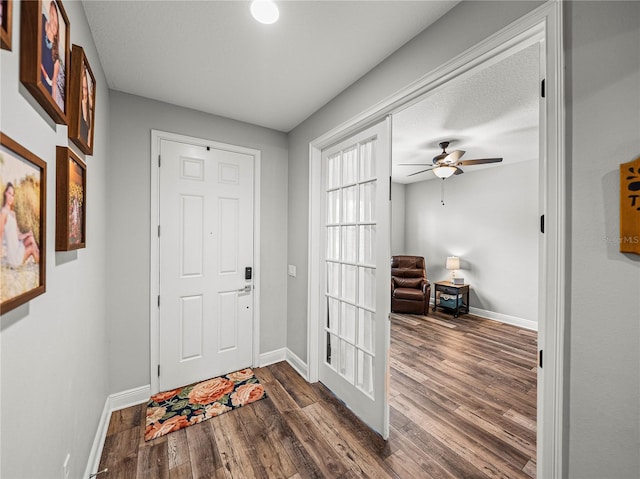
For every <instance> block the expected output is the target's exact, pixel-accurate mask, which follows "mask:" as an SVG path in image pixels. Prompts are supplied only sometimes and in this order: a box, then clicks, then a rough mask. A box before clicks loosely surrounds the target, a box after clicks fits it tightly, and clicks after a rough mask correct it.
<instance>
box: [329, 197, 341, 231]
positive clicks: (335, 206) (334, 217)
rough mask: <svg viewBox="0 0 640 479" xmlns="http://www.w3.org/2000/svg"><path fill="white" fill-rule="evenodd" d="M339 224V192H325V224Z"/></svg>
mask: <svg viewBox="0 0 640 479" xmlns="http://www.w3.org/2000/svg"><path fill="white" fill-rule="evenodd" d="M338 223H340V190H335V191H329V192H327V224H328V225H335V224H338Z"/></svg>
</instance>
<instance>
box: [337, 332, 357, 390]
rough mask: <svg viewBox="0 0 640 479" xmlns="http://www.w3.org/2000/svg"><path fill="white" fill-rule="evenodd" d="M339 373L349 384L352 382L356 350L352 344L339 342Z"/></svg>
mask: <svg viewBox="0 0 640 479" xmlns="http://www.w3.org/2000/svg"><path fill="white" fill-rule="evenodd" d="M338 361H339V364H340V367H339V369H338V370H339V371H340V374H342V375H343V376H344V377H345V379H347V381H349V382H350V383H351V384H353V382H354V379H355V378H354V376H355V374H354V373H355V365H356V348H355V346H354V345H353V344H349V343H347V342H346V341H340V354H339V359H338Z"/></svg>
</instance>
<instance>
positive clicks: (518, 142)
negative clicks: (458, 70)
mask: <svg viewBox="0 0 640 479" xmlns="http://www.w3.org/2000/svg"><path fill="white" fill-rule="evenodd" d="M539 78H540V75H539V46H538V45H532V46H530V47H528V48H526V49H524V50H522V51H520V52H518V53H515V54H514V55H512V56H510V57H508V58H506V59H505V60H502V61H501V62H499V63H496V64H494V65H492V66H490V67H487V68H484V69H482V70H480V71H479V72H477V73H474V74H472V75H471V76H468V77H466V78H461V79H458V80H454V81H451V82H449V83H447V84H446V85H445V86H444V87H443V88H441V89H438V90H437V91H435V92H433V93H432V94H430V95H428V96H427V97H425V98H424V99H423V100H422V101H420V102H419V103H416V104H415V105H413V106H411V107H409V108H407V109H405V110H403V111H401V112H399V113H397V114H395V115H394V120H393V181H395V182H397V183H412V182H416V181H424V180H428V179H433V178H436V177H435V175H434V174H433V173H431V172H425V173H422V174H419V175H415V176H412V177H408V176H407V175H408V174H410V173H414V172H416V171H420V170H421V169H424V168H425V167H419V166H398V165H399V164H400V163H429V164H431V162H432V159H433V157H434V156H436V155H438V154H440V153H441V152H442V150H441V149H440V148H439V146H438V143H440V142H441V141H445V140H446V141H451V145H450V146H449V148H448V149H447V151H448V152H450V151H452V150H464V151H466V153H465V155H464V156H463V157H462V159H463V160H471V159H474V158H494V157H502V158H504V160H503V162H502V163H497V164H490V165H478V166H464V167H462V168H463V170H464V171H465V174H468V173H471V172H473V171H478V170H479V169H482V168H500V166H501V165H504V164H508V163H513V162H517V161H526V160H531V159H537V158H538V123H539V96H540V93H539Z"/></svg>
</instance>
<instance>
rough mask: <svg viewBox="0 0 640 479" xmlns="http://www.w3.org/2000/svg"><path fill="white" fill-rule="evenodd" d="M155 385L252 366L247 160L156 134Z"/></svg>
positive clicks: (179, 383)
mask: <svg viewBox="0 0 640 479" xmlns="http://www.w3.org/2000/svg"><path fill="white" fill-rule="evenodd" d="M160 157H161V161H160V170H159V205H160V206H159V207H160V214H159V218H160V229H159V235H160V241H159V248H160V251H159V258H160V267H159V276H160V285H159V291H160V297H159V307H160V313H159V361H160V369H159V385H160V390H161V391H164V390H168V389H173V388H176V387H180V386H184V385H187V384H190V383H193V382H196V381H200V380H204V379H208V378H212V377H215V376H218V375H221V374H226V373H229V372H232V371H235V370H238V369H242V368H245V367H248V366H251V365H252V360H253V358H252V354H253V351H252V344H253V343H252V341H253V338H252V333H253V291H252V284H253V283H252V279H248V278H249V276H250V274H249V272H248V271H247V270H246V268H252V267H253V168H254V163H253V162H254V157H253V156H251V155H248V154H244V153H238V152H233V151H227V150H224V149H215V148H209V147H204V146H201V145H190V144H186V143H182V142H177V141H169V140H165V139H163V140H162V141H161V143H160Z"/></svg>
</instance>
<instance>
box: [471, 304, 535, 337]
mask: <svg viewBox="0 0 640 479" xmlns="http://www.w3.org/2000/svg"><path fill="white" fill-rule="evenodd" d="M469 313H471V314H473V315H475V316H480V317H481V318H486V319H493V320H494V321H499V322H501V323H505V324H511V325H512V326H518V327H519V328H524V329H529V330H531V331H537V330H538V323H537V322H536V321H531V320H529V319H523V318H518V317H517V316H509V315H508V314H502V313H496V312H494V311H487V310H485V309H480V308H474V307H470V308H469Z"/></svg>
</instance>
